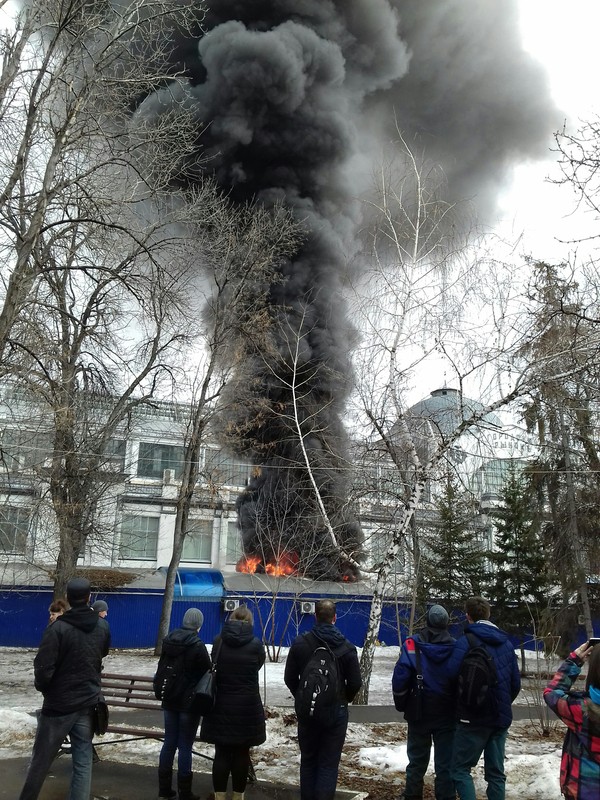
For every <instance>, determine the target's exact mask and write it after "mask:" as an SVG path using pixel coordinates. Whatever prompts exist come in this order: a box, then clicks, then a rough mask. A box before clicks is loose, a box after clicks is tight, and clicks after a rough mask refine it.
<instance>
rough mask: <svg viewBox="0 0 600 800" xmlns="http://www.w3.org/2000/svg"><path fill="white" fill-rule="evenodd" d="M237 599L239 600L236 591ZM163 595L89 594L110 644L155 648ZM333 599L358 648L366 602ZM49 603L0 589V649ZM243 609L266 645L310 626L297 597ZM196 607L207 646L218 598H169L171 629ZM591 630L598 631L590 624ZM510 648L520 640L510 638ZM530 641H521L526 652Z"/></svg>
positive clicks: (22, 642) (392, 618) (383, 637)
mask: <svg viewBox="0 0 600 800" xmlns="http://www.w3.org/2000/svg"><path fill="white" fill-rule="evenodd" d="M235 596H236V597H240V596H241V595H240V594H239V593H236V595H235ZM320 596H321V595H318V596H317V595H314V596H311V595H309V594H307V595H303V599H304V600H316V599H318V597H320ZM162 598H163V592H162V590H161V589H156V590H148V589H147V590H143V591H140V590H138V591H135V590H129V591H128V590H121V591H119V592H114V593H110V592H109V593H100V594H97V595H96V594H95V595H93V598H92V599H94V600H97V599H101V600H106V602H107V603H108V606H109V613H108V622H109V624H110V629H111V634H112V646H113V647H115V648H149V647H154V645H155V643H156V635H157V631H158V623H159V619H160V612H161V606H162ZM332 599H333V600H335V601H336V605H337V626H338V627H339V629H340V630H341V631H342V633H343V634H344V635H345V636H347V637H348V639H350V641H352V642H353V643H354V644H356V645H357V646H358V647H361V646H362V645H363V643H364V638H365V634H366V631H367V625H368V620H369V610H370V598H369V597H368V596H366V595H363V596H357V597H351V596H348V595H343V596H341V597H336V596H333V595H332ZM51 600H52V592H51V590H50V589H35V588H20V587H16V588H10V589H9V588H4V589H2V590H0V646H4V647H37V646H38V645H39V642H40V639H41V637H42V634H43V632H44V628H45V627H46V624H47V621H48V606H49V605H50V602H51ZM246 603H247V605H248V607H249V608H250V609H251V610H252V612H253V614H254V630H255V633H256V635H257V636H259V637H261V638H262V631H263V629H264V630H265V637H264V638H265V641H266V642H268V643H273V644H275V645H276V646H282V647H288V646H289V645H290V644H291V642H292V641H293V640H294V638H295V637H296V636H297V635H298V634H299V633H304V632H305V631H308V630H310V629H311V628H312V626H313V624H314V616H313V615H312V614H301V613H300V611H299V605H298V598H297V597H296V596H289V595H288V596H286V595H285V594H283V593H282V594H280V595H278V597H277V599H276V600H275V601H274V600H273V597H272V595H264V596H262V597H257V596H255V595H251V596H248V597H247V598H246ZM191 607H195V608H199V609H200V610H201V611H202V613H203V614H204V624H203V626H202V631H201V634H200V635H201V638H202V639H203V641H205V642H206V643H207V644H210V643H212V641H213V639H214V638H215V636H216V635H217V634H218V633H219V632H220V630H221V627H222V625H223V622H224V621H225V620H226V619H227V617H228V614H226V613H225V612H224V611H223V606H222V603H221V598H220V597H216V596H213V597H210V596H206V595H205V594H203V596H201V597H192V596H186V597H176V598H175V599H174V600H173V609H172V613H171V625H170V628H175V627H178V626H179V625H180V624H181V621H182V619H183V615H184V614H185V612H186V611H187V609H188V608H191ZM409 614H410V611H409V606H408V605H399V606H398V607H397V605H396V603H386V604H384V607H383V614H382V620H381V626H380V630H379V640H380V641H381V642H382V643H384V644H386V645H390V646H394V645H397V644H398V630H397V627H398V618H399V619H400V632H401V637H402V639H404V638H405V637H406V635H407V630H408V621H409ZM594 628H595V630H596V631H600V625H599V624H598V621H596V620H595V622H594ZM461 631H462V625H461V624H456V625H453V626H452V628H451V632H452V633H453V635H454V636H458V635H460V633H461ZM573 636H574V643H575V646H576V644H581V643H582V642H583V641H584V633H583V629H581V628H579V629H578V630H576V631H573ZM512 641H513V644H514V646H515V647H518V646H519V642H518V641H517V640H516V639H513V640H512ZM531 646H532V643H526V647H528V648H530V647H531Z"/></svg>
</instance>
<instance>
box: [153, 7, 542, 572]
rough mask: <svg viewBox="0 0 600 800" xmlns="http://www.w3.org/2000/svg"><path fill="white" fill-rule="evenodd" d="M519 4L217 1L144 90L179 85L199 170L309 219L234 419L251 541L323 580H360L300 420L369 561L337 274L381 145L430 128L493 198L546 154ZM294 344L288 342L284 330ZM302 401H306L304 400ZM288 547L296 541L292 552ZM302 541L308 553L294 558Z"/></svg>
mask: <svg viewBox="0 0 600 800" xmlns="http://www.w3.org/2000/svg"><path fill="white" fill-rule="evenodd" d="M516 8H517V4H516V2H513V0H494V2H481V0H426V2H415V0H395V1H394V2H388V0H209V3H208V9H209V10H208V14H207V17H206V18H205V19H204V20H203V22H202V25H203V31H204V32H203V34H202V35H201V36H200V37H199V38H198V40H197V41H196V42H190V41H189V40H186V41H182V42H180V43H179V44H178V47H177V60H178V63H179V64H180V65H181V64H182V63H183V64H184V65H185V68H186V71H187V74H188V75H189V84H187V85H182V84H181V82H178V83H177V84H174V85H173V86H171V87H169V88H168V91H160V92H157V93H156V95H154V96H153V97H149V98H147V99H146V100H145V101H144V102H145V105H146V106H148V105H150V106H152V105H153V104H156V107H157V108H158V107H162V108H164V106H165V103H167V104H168V102H169V97H175V99H176V101H177V102H180V101H181V100H182V99H183V100H184V101H185V102H186V104H187V105H188V107H191V108H192V109H193V110H194V113H195V115H196V116H197V119H198V130H199V133H198V142H199V145H200V146H201V147H202V154H203V157H204V158H205V157H206V156H207V155H208V156H209V159H208V160H203V164H202V167H201V168H200V167H199V168H198V170H199V171H200V169H203V170H207V169H208V170H210V171H212V172H214V175H215V177H216V178H217V180H218V182H219V184H220V186H222V188H223V190H224V191H225V192H227V194H228V196H229V197H231V198H232V199H233V201H235V202H240V203H242V202H246V201H248V200H255V199H258V200H259V201H261V202H263V203H265V204H272V203H274V202H275V201H283V202H284V203H285V204H286V205H287V206H288V208H290V209H291V210H292V212H293V213H294V215H295V216H296V217H297V218H298V219H299V220H303V221H304V225H305V228H306V231H307V238H306V241H305V243H304V245H303V247H302V250H301V252H300V253H299V254H298V256H297V257H296V258H295V259H294V260H293V262H290V263H286V264H284V265H282V267H281V275H282V278H283V280H282V281H281V282H278V283H275V284H274V285H273V286H272V287H271V301H272V308H273V312H272V322H273V326H274V337H275V338H274V343H273V353H271V354H270V355H268V356H267V357H266V358H267V359H268V363H265V354H264V353H262V354H260V353H252V352H250V351H249V352H248V360H247V363H250V364H252V366H253V368H254V370H253V371H254V376H255V377H254V379H253V381H251V386H250V388H248V386H247V383H248V381H247V378H246V377H245V376H244V379H243V380H244V385H243V386H242V379H241V378H240V379H239V380H237V381H236V380H235V379H234V381H233V382H232V385H231V386H230V387H229V394H230V397H233V398H235V397H238V398H240V402H239V403H238V404H237V405H236V406H235V409H236V410H235V411H233V412H231V418H230V419H229V420H228V421H227V422H228V424H229V427H230V428H231V429H233V428H235V430H236V431H237V432H241V436H240V437H239V439H238V445H237V446H238V449H239V451H240V452H241V453H243V454H244V455H246V456H248V457H249V458H250V459H251V460H252V461H253V463H256V464H259V465H260V469H258V470H257V472H256V475H255V477H254V479H253V481H252V483H251V485H250V486H249V487H248V489H247V491H246V492H245V493H244V494H243V495H242V497H241V498H240V499H239V503H238V511H239V519H240V523H241V527H242V535H243V542H244V548H245V552H246V554H247V555H248V556H254V555H257V556H259V557H260V558H261V559H262V560H263V561H265V562H266V561H269V560H270V561H276V562H277V561H280V562H281V560H282V559H283V560H285V559H287V560H288V562H290V563H293V564H295V563H296V560H297V556H298V555H299V556H300V561H301V563H302V564H303V565H304V568H305V571H306V572H307V573H308V574H310V575H312V576H314V577H318V578H332V579H339V578H341V577H350V578H352V577H354V575H355V574H356V570H355V568H354V567H352V566H351V565H350V564H349V563H348V562H347V561H346V560H345V559H344V557H342V556H341V555H340V550H339V549H338V548H336V547H335V546H334V545H333V542H332V540H331V537H330V536H329V535H328V534H327V532H326V531H325V528H324V526H323V523H322V519H321V515H320V514H319V510H318V508H317V506H316V503H315V495H314V492H313V490H312V488H311V486H310V483H309V481H308V474H307V471H306V469H305V467H304V465H303V462H304V455H303V453H302V452H301V449H300V446H299V440H298V436H297V435H296V433H295V431H294V429H293V425H290V422H289V419H290V417H291V416H293V413H292V412H293V411H294V403H293V400H294V396H293V392H292V391H291V390H290V388H289V386H290V384H291V383H292V382H293V380H294V379H296V380H297V379H298V377H299V379H300V381H301V383H302V389H301V392H300V395H301V403H300V408H299V411H298V415H299V418H300V423H301V425H302V430H303V432H304V434H305V442H304V443H305V446H306V448H307V452H308V457H309V460H310V462H311V464H312V465H313V466H314V467H315V468H316V471H315V475H316V479H317V482H318V485H319V488H320V491H321V493H322V495H323V498H324V501H325V506H326V508H327V512H328V514H329V515H330V518H331V520H332V522H333V525H334V529H335V535H336V538H337V540H338V542H339V544H340V546H341V549H342V551H344V552H345V553H347V554H350V555H351V556H353V557H354V558H356V557H358V558H359V557H360V530H359V527H358V525H357V523H356V522H355V521H353V519H352V515H351V514H350V513H349V512H348V510H347V509H346V506H345V504H346V498H347V487H346V477H345V476H346V474H347V472H348V470H347V466H348V465H347V463H346V462H345V437H344V432H343V425H342V414H343V411H344V404H345V400H346V398H347V393H348V391H349V389H350V386H351V370H350V361H349V350H350V348H351V342H352V330H351V326H350V324H349V322H348V319H347V317H346V314H345V309H344V304H343V300H342V286H341V280H342V278H341V275H342V272H343V267H344V265H345V264H346V262H347V259H348V256H351V255H352V251H353V247H354V245H353V242H354V234H355V231H356V229H357V226H358V224H359V223H360V217H359V205H358V203H357V201H356V198H357V197H359V196H360V194H361V192H362V191H364V190H365V189H366V187H367V179H368V178H370V174H371V167H373V166H376V164H377V161H378V159H379V157H380V155H381V148H382V146H383V145H384V144H385V143H386V142H387V143H389V142H390V141H391V140H392V139H393V138H395V137H394V133H393V124H394V115H395V117H396V119H397V120H398V122H399V126H400V128H401V129H402V131H403V133H404V134H405V135H408V136H409V137H410V136H411V135H412V134H413V133H418V134H420V135H421V136H422V137H423V142H424V144H425V145H426V147H427V152H428V156H429V157H430V158H432V159H433V160H434V161H438V162H439V163H441V165H442V166H443V167H444V169H445V171H446V175H447V176H448V179H449V184H450V190H451V191H452V192H453V194H454V196H455V197H456V198H464V197H468V198H470V199H473V200H474V202H475V203H477V204H478V205H479V208H480V209H481V210H483V211H484V212H489V211H490V210H491V209H492V208H493V198H494V197H495V195H496V193H497V190H498V188H499V186H500V185H501V184H502V182H503V181H504V180H505V179H506V177H507V168H508V167H509V166H510V164H511V163H513V162H514V161H516V160H522V159H523V158H526V157H537V156H539V155H541V154H542V153H543V152H544V147H545V144H546V138H547V135H548V134H549V133H550V131H551V130H552V128H553V126H554V125H555V124H556V119H554V117H553V114H554V112H553V109H552V106H551V104H550V102H549V100H548V92H547V89H546V87H545V84H544V81H543V79H542V77H541V73H540V71H539V70H538V69H537V68H536V67H535V66H534V65H533V64H532V63H531V62H530V61H529V59H528V58H527V57H526V56H525V55H524V54H523V52H522V50H521V48H520V45H519V43H518V32H517V27H516ZM293 340H295V341H296V343H297V344H299V348H298V358H297V359H294V358H291V357H290V356H289V349H290V348H289V345H290V341H293ZM296 399H298V398H296ZM285 553H287V555H284V554H285ZM291 554H296V555H291Z"/></svg>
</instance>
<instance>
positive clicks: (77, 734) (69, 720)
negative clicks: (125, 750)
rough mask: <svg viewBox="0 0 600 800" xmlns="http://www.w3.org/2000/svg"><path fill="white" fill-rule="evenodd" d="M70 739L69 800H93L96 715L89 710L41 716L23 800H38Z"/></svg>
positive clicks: (21, 796)
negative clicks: (93, 744)
mask: <svg viewBox="0 0 600 800" xmlns="http://www.w3.org/2000/svg"><path fill="white" fill-rule="evenodd" d="M66 736H69V737H70V740H71V759H72V762H73V774H72V776H71V786H70V790H69V795H68V800H89V797H90V791H91V786H92V759H93V755H94V748H93V746H92V739H93V736H94V733H93V730H92V715H91V710H90V709H89V708H87V709H85V710H84V711H75V712H74V713H73V714H65V715H64V716H60V717H47V716H45V715H44V714H40V716H39V717H38V726H37V731H36V734H35V742H34V743H33V752H32V754H31V762H30V763H29V768H28V770H27V776H26V778H25V784H24V786H23V789H22V790H21V794H20V795H19V800H37V797H38V795H39V793H40V791H41V789H42V786H43V783H44V780H45V779H46V775H47V774H48V770H49V769H50V766H51V764H52V762H53V761H54V759H55V758H56V756H57V755H58V751H59V750H60V746H61V744H62V743H63V741H64V740H65V737H66Z"/></svg>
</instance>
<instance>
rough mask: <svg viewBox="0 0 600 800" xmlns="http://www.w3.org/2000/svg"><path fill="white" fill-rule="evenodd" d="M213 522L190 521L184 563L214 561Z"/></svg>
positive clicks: (206, 520)
mask: <svg viewBox="0 0 600 800" xmlns="http://www.w3.org/2000/svg"><path fill="white" fill-rule="evenodd" d="M212 540H213V521H212V519H196V520H190V522H189V525H188V530H187V534H186V537H185V540H184V542H183V552H182V555H181V558H182V559H183V560H184V561H204V562H206V563H208V564H210V562H211V559H212Z"/></svg>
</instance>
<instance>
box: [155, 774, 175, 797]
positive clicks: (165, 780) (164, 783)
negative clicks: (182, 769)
mask: <svg viewBox="0 0 600 800" xmlns="http://www.w3.org/2000/svg"><path fill="white" fill-rule="evenodd" d="M176 796H177V792H175V791H173V770H172V769H159V770H158V800H173V798H174V797H176Z"/></svg>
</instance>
